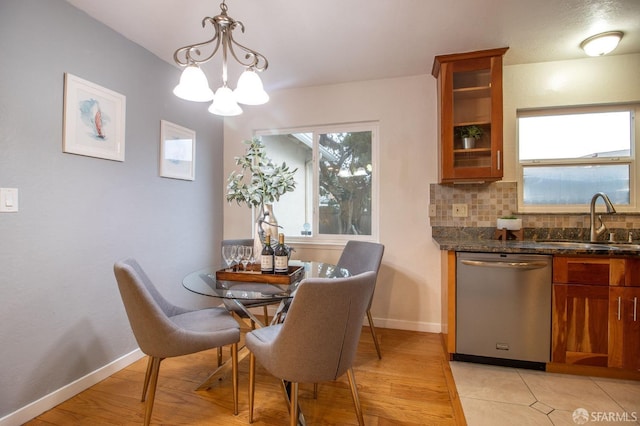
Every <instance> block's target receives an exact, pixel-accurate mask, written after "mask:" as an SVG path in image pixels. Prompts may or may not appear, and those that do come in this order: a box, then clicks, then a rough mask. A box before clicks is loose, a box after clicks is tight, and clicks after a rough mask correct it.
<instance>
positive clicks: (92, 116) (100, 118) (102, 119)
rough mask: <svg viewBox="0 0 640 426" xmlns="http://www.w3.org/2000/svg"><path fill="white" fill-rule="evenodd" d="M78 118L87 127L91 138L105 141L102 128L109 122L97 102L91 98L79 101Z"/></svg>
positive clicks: (105, 137)
mask: <svg viewBox="0 0 640 426" xmlns="http://www.w3.org/2000/svg"><path fill="white" fill-rule="evenodd" d="M80 117H81V119H82V122H83V123H84V124H85V125H86V126H88V127H89V129H90V133H91V136H92V137H94V138H96V139H99V140H105V139H107V136H106V134H105V131H104V126H105V125H106V124H107V123H108V122H109V116H108V115H107V114H105V113H103V112H102V110H101V109H100V102H99V101H97V100H96V99H93V98H90V99H86V100H83V101H80Z"/></svg>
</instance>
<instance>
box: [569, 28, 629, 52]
mask: <svg viewBox="0 0 640 426" xmlns="http://www.w3.org/2000/svg"><path fill="white" fill-rule="evenodd" d="M622 35H623V34H622V31H609V32H606V33H602V34H596V35H594V36H591V37H589V38H588V39H586V40H585V41H583V42H582V43H580V47H581V48H582V49H583V50H584V51H585V53H586V54H587V55H589V56H602V55H606V54H607V53H609V52H611V51H613V49H615V48H616V47H617V46H618V43H619V42H620V40H621V39H622Z"/></svg>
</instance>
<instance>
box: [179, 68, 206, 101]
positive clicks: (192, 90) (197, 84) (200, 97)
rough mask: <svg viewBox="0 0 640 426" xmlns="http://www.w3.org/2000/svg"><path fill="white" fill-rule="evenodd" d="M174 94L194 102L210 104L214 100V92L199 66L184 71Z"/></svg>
mask: <svg viewBox="0 0 640 426" xmlns="http://www.w3.org/2000/svg"><path fill="white" fill-rule="evenodd" d="M173 94H174V95H176V96H177V97H179V98H181V99H185V100H187V101H194V102H208V101H210V100H212V99H213V90H211V89H210V88H209V82H208V81H207V76H206V75H204V72H202V70H201V69H200V67H199V66H197V65H189V66H188V67H186V68H185V69H184V71H182V75H181V76H180V83H178V85H177V86H176V87H175V88H174V89H173Z"/></svg>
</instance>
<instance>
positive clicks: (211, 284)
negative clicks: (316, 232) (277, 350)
mask: <svg viewBox="0 0 640 426" xmlns="http://www.w3.org/2000/svg"><path fill="white" fill-rule="evenodd" d="M289 266H290V267H300V268H301V269H302V273H299V274H295V276H292V277H291V282H290V283H287V284H278V283H274V282H273V281H274V280H273V279H272V278H273V275H263V274H260V273H256V272H246V274H247V277H246V279H247V280H242V281H240V280H238V281H234V280H232V279H219V278H218V276H217V274H216V273H217V272H218V271H221V270H222V269H220V268H216V267H207V268H203V269H200V270H198V271H195V272H192V273H190V274H189V275H187V276H186V277H184V278H183V280H182V285H183V287H184V288H186V289H187V290H189V291H191V292H193V293H197V294H201V295H203V296H209V297H215V298H218V299H222V300H224V301H225V302H229V304H231V306H233V307H237V308H238V309H240V310H241V311H242V312H243V313H244V314H246V316H247V317H248V318H250V319H251V320H253V321H254V323H255V324H256V325H257V326H259V327H263V326H264V325H266V324H265V323H264V322H263V321H261V320H259V319H258V318H257V317H256V316H255V315H254V314H253V313H252V312H251V311H250V309H249V307H250V306H251V305H252V304H253V305H255V304H256V303H260V304H261V305H262V304H274V305H275V304H278V303H280V306H279V307H278V310H277V311H276V314H275V315H274V316H273V319H272V321H271V323H272V324H273V323H276V322H278V321H282V320H283V317H282V315H281V314H282V313H283V310H284V309H286V306H287V305H288V302H289V301H290V300H291V299H292V298H293V296H294V295H295V291H296V289H297V288H298V285H299V284H300V283H301V282H302V280H303V279H305V278H339V277H348V276H349V275H350V274H349V271H348V270H347V269H345V268H339V267H337V266H336V265H333V264H330V263H325V262H311V261H309V262H307V261H299V260H292V261H290V262H289ZM236 276H238V275H236ZM229 304H227V303H225V306H227V307H229Z"/></svg>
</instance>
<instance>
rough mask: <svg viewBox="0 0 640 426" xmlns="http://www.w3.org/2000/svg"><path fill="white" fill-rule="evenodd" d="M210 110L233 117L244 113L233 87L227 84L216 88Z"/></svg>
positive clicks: (213, 112)
mask: <svg viewBox="0 0 640 426" xmlns="http://www.w3.org/2000/svg"><path fill="white" fill-rule="evenodd" d="M209 112H210V113H212V114H216V115H222V116H226V117H232V116H234V115H240V114H242V108H240V105H238V103H237V102H236V99H235V96H234V95H233V92H232V91H231V89H229V88H228V87H227V86H222V87H220V88H219V89H218V90H216V94H215V96H214V97H213V103H212V104H211V106H210V107H209Z"/></svg>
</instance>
